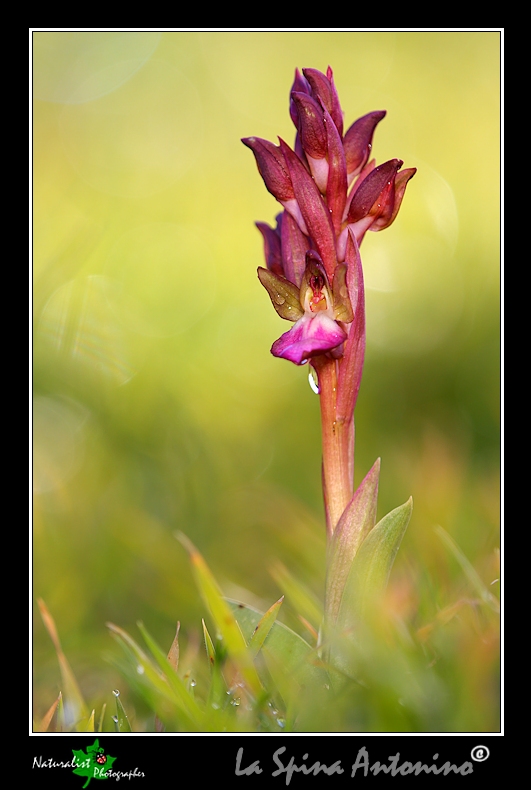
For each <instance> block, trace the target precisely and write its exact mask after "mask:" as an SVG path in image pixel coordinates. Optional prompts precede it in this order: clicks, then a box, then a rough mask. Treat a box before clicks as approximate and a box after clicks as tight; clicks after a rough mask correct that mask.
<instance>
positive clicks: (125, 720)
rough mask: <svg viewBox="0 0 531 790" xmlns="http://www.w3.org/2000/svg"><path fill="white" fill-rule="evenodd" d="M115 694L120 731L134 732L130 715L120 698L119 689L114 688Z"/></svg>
mask: <svg viewBox="0 0 531 790" xmlns="http://www.w3.org/2000/svg"><path fill="white" fill-rule="evenodd" d="M113 694H114V698H115V700H116V716H117V717H118V729H119V732H133V730H132V728H131V724H130V722H129V717H128V715H127V713H126V712H125V708H124V706H123V705H122V700H121V699H120V692H119V691H118V689H114V691H113Z"/></svg>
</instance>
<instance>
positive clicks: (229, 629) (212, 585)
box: [176, 532, 263, 698]
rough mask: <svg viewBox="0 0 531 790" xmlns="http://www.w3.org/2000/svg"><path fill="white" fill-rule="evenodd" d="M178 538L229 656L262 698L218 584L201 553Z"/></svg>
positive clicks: (233, 618) (241, 638) (238, 632)
mask: <svg viewBox="0 0 531 790" xmlns="http://www.w3.org/2000/svg"><path fill="white" fill-rule="evenodd" d="M176 537H177V539H178V540H179V541H180V543H181V544H182V545H183V546H184V548H185V549H186V551H187V552H188V555H189V557H190V562H191V564H192V570H193V572H194V576H195V580H196V584H197V586H198V589H199V592H200V593H201V596H202V598H203V600H204V602H205V604H206V606H207V607H208V609H209V611H210V614H211V615H212V619H213V620H214V623H215V626H216V629H217V630H218V632H219V634H220V636H221V638H222V639H223V644H224V648H225V650H226V651H227V654H228V655H229V656H230V658H231V659H232V660H233V661H234V663H235V665H236V666H237V667H238V670H239V672H240V673H241V676H242V678H243V679H244V680H245V682H246V684H247V686H248V687H249V689H250V691H252V693H253V694H254V695H255V697H257V698H258V697H261V696H262V693H263V689H262V685H261V683H260V679H259V677H258V674H257V672H256V669H255V666H254V664H253V660H252V656H251V654H250V652H249V650H248V649H247V644H246V642H245V639H244V637H243V634H242V632H241V630H240V627H239V625H238V623H237V622H236V619H235V617H234V615H233V613H232V611H231V609H230V607H229V605H228V604H227V602H226V600H225V599H224V597H223V595H222V593H221V590H220V588H219V586H218V583H217V581H216V580H215V578H214V576H213V574H212V572H211V571H210V568H209V567H208V566H207V564H206V562H205V560H204V559H203V557H202V556H201V554H200V553H199V551H198V550H197V549H196V547H195V546H194V545H193V543H192V542H191V541H190V540H189V539H188V538H187V537H186V535H183V533H181V532H180V533H177V535H176Z"/></svg>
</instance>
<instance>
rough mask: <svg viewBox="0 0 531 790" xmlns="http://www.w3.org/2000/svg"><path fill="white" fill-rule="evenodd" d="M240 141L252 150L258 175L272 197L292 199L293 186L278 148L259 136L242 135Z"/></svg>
mask: <svg viewBox="0 0 531 790" xmlns="http://www.w3.org/2000/svg"><path fill="white" fill-rule="evenodd" d="M242 143H243V144H244V145H246V146H247V148H250V149H251V151H252V152H253V154H254V157H255V159H256V165H257V167H258V170H259V172H260V175H261V176H262V178H263V179H264V184H265V185H266V188H267V190H268V191H269V192H271V194H272V195H273V197H275V198H276V199H277V200H279V201H280V202H283V201H286V200H292V199H293V197H294V192H293V186H292V184H291V180H290V177H289V173H288V171H287V168H286V163H285V161H284V157H283V156H282V153H281V151H280V148H279V147H278V146H276V145H274V144H273V143H270V142H269V140H264V139H262V138H261V137H244V138H242Z"/></svg>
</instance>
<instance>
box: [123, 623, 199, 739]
mask: <svg viewBox="0 0 531 790" xmlns="http://www.w3.org/2000/svg"><path fill="white" fill-rule="evenodd" d="M107 627H108V628H109V629H110V631H111V633H112V634H113V636H114V637H115V638H116V639H118V641H119V642H120V643H121V644H122V646H123V647H124V649H125V650H126V652H127V653H128V654H129V656H130V658H132V660H133V661H134V663H135V664H136V666H137V667H140V669H141V673H140V674H141V677H142V679H143V682H144V683H147V684H148V686H149V687H150V689H151V690H152V691H154V692H155V693H156V694H157V696H159V697H162V698H163V699H164V700H165V701H166V702H169V703H171V705H172V707H176V708H178V711H179V713H180V717H181V718H182V720H183V721H182V723H183V725H184V727H185V728H186V729H190V730H192V731H197V730H198V729H200V728H198V724H197V722H196V720H195V719H194V717H192V716H190V715H189V713H188V710H187V706H186V705H185V704H184V699H183V697H182V695H181V694H179V693H178V692H177V691H176V689H177V687H174V686H171V685H170V684H169V683H168V681H167V680H166V677H165V676H163V674H162V673H161V672H160V671H159V670H158V669H157V668H155V667H154V666H153V664H152V663H151V661H150V659H149V658H148V657H147V655H146V654H145V653H144V651H143V650H142V649H141V648H140V647H139V645H137V643H136V642H135V640H134V639H133V638H132V637H131V636H130V635H129V634H128V633H127V631H124V630H123V629H122V628H120V627H119V626H117V625H115V624H114V623H107ZM161 652H162V651H161ZM162 657H163V659H164V661H165V662H166V664H165V667H166V668H168V667H169V664H168V662H167V659H166V656H165V655H164V653H162ZM169 668H170V670H171V667H169ZM136 679H137V680H138V678H136ZM185 693H186V692H185Z"/></svg>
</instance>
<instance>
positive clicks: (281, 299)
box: [258, 266, 304, 321]
mask: <svg viewBox="0 0 531 790" xmlns="http://www.w3.org/2000/svg"><path fill="white" fill-rule="evenodd" d="M258 279H259V280H260V282H261V283H262V285H263V286H264V288H265V289H266V291H267V292H268V294H269V297H270V299H271V303H272V305H273V307H274V308H275V310H276V311H277V313H278V314H279V316H280V317H281V318H286V319H287V320H288V321H297V320H298V319H299V318H302V316H303V315H304V310H303V309H302V307H301V302H300V289H299V288H297V286H296V285H293V283H292V282H290V281H289V280H286V278H285V277H280V275H278V274H274V273H273V272H272V271H270V270H269V269H264V268H263V267H262V266H259V267H258Z"/></svg>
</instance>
